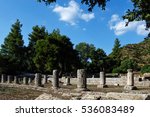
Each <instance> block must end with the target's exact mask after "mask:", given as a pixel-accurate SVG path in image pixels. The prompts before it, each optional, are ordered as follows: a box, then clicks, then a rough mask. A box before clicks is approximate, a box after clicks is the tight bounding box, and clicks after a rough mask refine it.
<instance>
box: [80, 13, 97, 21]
mask: <svg viewBox="0 0 150 117" xmlns="http://www.w3.org/2000/svg"><path fill="white" fill-rule="evenodd" d="M94 17H95V16H94V13H91V14H85V13H83V14H82V15H81V19H83V20H85V21H86V22H88V21H90V20H91V19H93V18H94Z"/></svg>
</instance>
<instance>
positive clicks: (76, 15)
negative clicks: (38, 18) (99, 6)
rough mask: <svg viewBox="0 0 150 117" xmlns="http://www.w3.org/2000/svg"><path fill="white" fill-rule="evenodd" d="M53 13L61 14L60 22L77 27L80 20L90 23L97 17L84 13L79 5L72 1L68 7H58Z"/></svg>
mask: <svg viewBox="0 0 150 117" xmlns="http://www.w3.org/2000/svg"><path fill="white" fill-rule="evenodd" d="M53 12H55V13H58V14H59V16H60V18H59V20H60V21H64V22H67V23H69V24H71V25H75V24H76V23H77V20H78V19H81V20H84V21H86V22H88V21H90V20H91V19H93V18H94V17H95V16H94V13H84V12H83V10H82V9H81V8H80V6H79V4H78V3H76V2H75V1H74V0H71V1H70V2H69V4H68V6H66V7H65V6H64V7H63V6H60V5H56V6H55V7H54V9H53Z"/></svg>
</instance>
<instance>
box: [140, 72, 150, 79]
mask: <svg viewBox="0 0 150 117" xmlns="http://www.w3.org/2000/svg"><path fill="white" fill-rule="evenodd" d="M142 79H143V80H150V73H144V74H143V78H142Z"/></svg>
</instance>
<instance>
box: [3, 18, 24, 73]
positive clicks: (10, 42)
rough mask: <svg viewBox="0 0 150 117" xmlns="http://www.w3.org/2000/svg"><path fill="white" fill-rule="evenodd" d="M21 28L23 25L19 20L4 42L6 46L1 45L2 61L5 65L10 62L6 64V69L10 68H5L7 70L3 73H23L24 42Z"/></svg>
mask: <svg viewBox="0 0 150 117" xmlns="http://www.w3.org/2000/svg"><path fill="white" fill-rule="evenodd" d="M21 27H22V24H20V21H19V20H17V21H16V22H15V23H14V24H13V25H12V28H11V31H10V32H9V34H8V36H7V37H6V38H5V40H4V44H2V45H1V51H0V53H1V56H2V61H4V63H5V62H6V61H8V62H7V63H6V67H8V68H4V69H5V70H4V71H3V72H8V73H16V72H21V71H22V68H23V66H20V65H23V64H22V63H24V62H23V61H24V57H23V55H24V51H23V50H24V45H23V44H24V41H23V39H22V35H21ZM7 65H8V66H7Z"/></svg>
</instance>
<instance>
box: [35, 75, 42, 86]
mask: <svg viewBox="0 0 150 117" xmlns="http://www.w3.org/2000/svg"><path fill="white" fill-rule="evenodd" d="M41 79H42V76H41V74H40V73H36V74H35V86H37V87H38V86H41V84H42V83H41Z"/></svg>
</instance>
